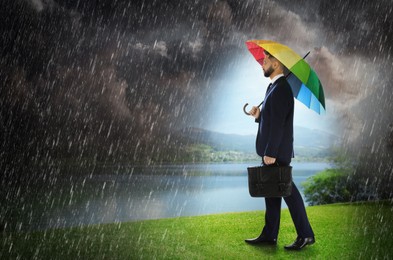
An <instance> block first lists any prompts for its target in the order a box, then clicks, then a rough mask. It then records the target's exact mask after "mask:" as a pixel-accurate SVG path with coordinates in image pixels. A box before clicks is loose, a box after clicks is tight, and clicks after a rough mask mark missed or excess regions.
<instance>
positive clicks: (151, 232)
mask: <svg viewBox="0 0 393 260" xmlns="http://www.w3.org/2000/svg"><path fill="white" fill-rule="evenodd" d="M261 203H262V201H261ZM392 210H393V208H392V204H391V203H389V202H379V203H356V204H333V205H325V206H314V207H308V208H307V212H308V215H309V218H310V221H311V225H312V226H313V229H314V232H315V234H316V243H315V244H314V245H313V246H310V247H307V248H306V249H304V250H302V251H300V252H288V251H286V250H285V249H284V248H283V246H284V245H285V244H288V243H291V242H292V241H293V240H294V239H295V237H296V233H295V229H294V227H293V224H292V220H291V218H290V215H289V212H288V210H282V218H281V227H280V234H279V239H278V245H277V246H251V245H248V244H246V243H244V239H245V238H250V237H254V236H257V235H259V232H260V231H261V228H262V224H263V216H264V214H263V212H262V211H253V212H244V213H230V214H218V215H208V216H199V217H181V218H173V219H160V220H147V221H138V222H128V223H115V224H102V225H94V226H89V227H83V228H67V229H57V230H47V231H46V232H31V233H5V232H3V233H2V236H1V239H0V259H295V258H296V259H371V258H373V259H376V258H378V259H391V258H392V257H393V247H392V245H393V242H392V241H393V234H392V231H393V212H392Z"/></svg>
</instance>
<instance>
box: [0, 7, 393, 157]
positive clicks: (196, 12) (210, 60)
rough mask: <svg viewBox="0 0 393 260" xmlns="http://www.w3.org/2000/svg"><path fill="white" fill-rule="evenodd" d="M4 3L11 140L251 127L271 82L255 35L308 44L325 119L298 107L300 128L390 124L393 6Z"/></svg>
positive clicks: (142, 139)
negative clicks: (256, 53)
mask: <svg viewBox="0 0 393 260" xmlns="http://www.w3.org/2000/svg"><path fill="white" fill-rule="evenodd" d="M0 5H1V6H0V7H1V8H0V16H1V19H2V26H1V28H0V33H1V47H0V48H1V49H0V50H1V60H0V76H1V78H2V79H3V80H2V82H1V84H2V85H1V93H0V94H1V97H0V99H1V100H0V101H1V122H0V129H1V132H2V138H3V139H2V142H3V143H4V145H3V148H4V149H11V148H12V149H16V150H17V149H19V148H15V147H19V146H20V147H34V149H32V151H30V152H29V153H30V154H33V153H34V151H37V150H45V149H47V148H48V147H63V148H64V149H68V150H70V149H71V150H72V149H73V148H75V149H77V150H78V151H84V149H85V148H86V147H95V148H94V149H98V150H100V149H104V150H105V151H106V152H108V151H110V152H112V151H121V150H124V151H126V150H130V149H131V150H132V149H137V148H135V147H140V146H141V145H142V144H148V143H151V142H155V143H160V142H161V143H162V138H163V136H167V137H168V136H169V135H170V133H173V131H177V130H178V129H182V128H184V127H190V126H191V127H203V128H208V129H212V130H217V131H222V132H234V133H242V134H245V133H253V132H255V130H249V129H255V124H252V122H251V121H252V120H250V118H248V117H246V116H245V115H243V114H242V106H243V104H244V103H246V102H248V103H250V104H259V102H260V100H261V99H262V98H263V96H264V92H265V89H266V85H267V84H268V81H267V80H266V79H265V78H264V77H263V75H262V73H261V70H260V68H259V67H258V65H257V63H256V62H255V61H253V59H252V57H251V55H250V54H249V53H248V51H247V50H246V47H245V44H244V42H245V41H246V40H248V39H270V40H275V41H279V42H281V43H283V44H286V45H288V46H290V47H292V48H293V49H294V50H295V51H297V52H298V53H299V54H304V53H307V51H309V50H311V54H310V56H309V57H307V61H308V62H309V63H310V64H311V65H312V66H313V67H314V68H315V71H316V72H317V74H318V75H319V77H320V79H321V82H322V84H323V86H324V90H325V97H326V106H327V114H326V116H324V117H320V116H316V115H314V114H312V113H313V112H311V113H309V111H306V110H304V109H302V105H301V104H299V103H296V115H295V124H298V125H304V126H307V127H310V128H313V127H319V128H326V129H327V128H329V129H327V130H329V131H331V129H332V127H333V126H334V128H336V129H335V130H334V131H335V132H337V134H338V135H340V136H344V137H346V138H347V139H348V140H349V141H352V142H353V141H354V140H359V137H360V136H362V134H363V135H367V134H368V135H372V134H376V133H378V134H383V135H386V134H387V131H388V127H387V125H388V124H389V122H390V120H391V118H390V114H391V113H388V112H386V111H390V110H391V105H390V103H391V102H390V101H391V100H390V96H389V95H390V94H389V93H391V90H390V89H391V87H390V86H391V83H392V80H391V76H390V75H391V68H392V58H391V52H392V50H391V44H390V43H391V42H393V39H392V31H393V29H392V23H391V21H390V17H391V16H392V3H391V1H387V0H386V1H374V2H372V1H340V0H332V1H305V0H303V1H289V0H277V1H260V0H244V1H234V0H226V1H225V0H221V1H210V0H209V1H207V0H195V1H194V0H191V1H189V0H185V1H179V2H178V3H177V2H176V1H141V0H140V1H134V0H133V1H121V0H119V1H113V0H101V1H79V0H66V1H56V0H2V1H1V4H0ZM381 91H382V92H383V93H385V94H384V95H379V93H381ZM365 100H369V101H370V100H371V101H370V102H371V103H370V102H366V101H365ZM359 111H360V112H359ZM369 114H374V117H373V119H370V115H369ZM375 114H377V117H375ZM366 115H367V116H366ZM307 120H309V121H307ZM327 125H329V126H327ZM330 126H332V127H330ZM371 129H373V130H371ZM370 132H372V134H370ZM167 137H165V139H167ZM157 139H158V141H157ZM160 140H161V141H160ZM18 144H19V146H18ZM26 144H28V145H26ZM135 151H136V150H135ZM3 154H4V153H3Z"/></svg>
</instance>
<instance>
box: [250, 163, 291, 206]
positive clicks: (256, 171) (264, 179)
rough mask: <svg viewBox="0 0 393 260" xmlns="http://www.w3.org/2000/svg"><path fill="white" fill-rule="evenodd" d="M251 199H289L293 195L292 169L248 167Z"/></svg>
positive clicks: (263, 166) (282, 167) (271, 166)
mask: <svg viewBox="0 0 393 260" xmlns="http://www.w3.org/2000/svg"><path fill="white" fill-rule="evenodd" d="M247 171H248V190H249V192H250V195H251V197H265V198H270V197H287V196H289V195H291V193H292V167H291V166H277V165H274V166H273V165H269V166H267V165H261V166H255V167H248V168H247Z"/></svg>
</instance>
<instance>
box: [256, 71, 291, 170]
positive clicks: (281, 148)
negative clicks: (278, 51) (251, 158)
mask: <svg viewBox="0 0 393 260" xmlns="http://www.w3.org/2000/svg"><path fill="white" fill-rule="evenodd" d="M293 112H294V100H293V93H292V89H291V87H290V86H289V84H288V81H287V80H286V78H285V77H280V78H279V79H277V80H276V81H275V82H274V84H273V85H272V86H271V87H270V89H269V91H268V92H267V93H266V96H265V100H264V102H263V105H262V109H261V114H260V116H259V118H258V119H257V120H256V121H257V122H259V128H258V134H257V140H256V150H257V154H258V155H259V156H261V157H263V156H269V157H274V158H276V159H277V162H278V163H281V164H287V165H289V163H290V162H291V159H292V158H293Z"/></svg>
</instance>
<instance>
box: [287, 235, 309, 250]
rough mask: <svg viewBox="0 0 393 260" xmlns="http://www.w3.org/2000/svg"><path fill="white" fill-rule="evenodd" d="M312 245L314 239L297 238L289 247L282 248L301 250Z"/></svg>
mask: <svg viewBox="0 0 393 260" xmlns="http://www.w3.org/2000/svg"><path fill="white" fill-rule="evenodd" d="M314 243H315V238H314V237H306V238H301V237H297V238H296V240H295V242H293V243H292V244H291V245H287V246H284V248H285V249H287V250H301V249H302V248H303V247H305V246H307V245H312V244H314Z"/></svg>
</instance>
